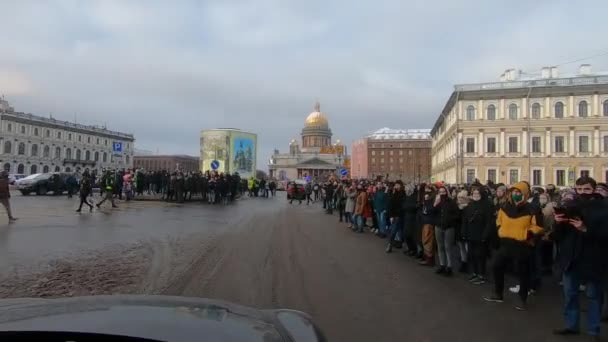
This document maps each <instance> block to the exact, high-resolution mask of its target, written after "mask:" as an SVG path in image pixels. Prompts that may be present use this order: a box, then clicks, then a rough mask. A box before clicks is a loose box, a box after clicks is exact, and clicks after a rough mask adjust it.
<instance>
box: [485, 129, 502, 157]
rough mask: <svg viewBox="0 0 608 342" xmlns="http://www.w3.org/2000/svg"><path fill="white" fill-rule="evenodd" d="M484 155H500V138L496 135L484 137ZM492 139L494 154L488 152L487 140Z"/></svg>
mask: <svg viewBox="0 0 608 342" xmlns="http://www.w3.org/2000/svg"><path fill="white" fill-rule="evenodd" d="M484 138H485V140H486V141H485V146H484V150H483V151H484V154H485V155H487V156H497V155H498V153H500V136H499V135H497V134H487V135H486V136H485V137H484ZM489 138H494V145H495V146H494V148H495V150H494V152H488V139H489Z"/></svg>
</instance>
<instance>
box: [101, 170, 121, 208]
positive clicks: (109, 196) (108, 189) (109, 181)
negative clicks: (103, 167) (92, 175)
mask: <svg viewBox="0 0 608 342" xmlns="http://www.w3.org/2000/svg"><path fill="white" fill-rule="evenodd" d="M101 184H102V186H103V188H104V194H105V197H104V198H103V199H102V200H101V202H99V203H97V208H99V207H100V206H101V205H102V204H103V203H104V202H105V201H110V202H111V203H112V208H118V207H117V206H116V203H114V197H113V195H114V188H115V184H116V175H115V174H113V173H110V172H109V171H108V172H106V174H105V175H104V176H103V177H102V179H101Z"/></svg>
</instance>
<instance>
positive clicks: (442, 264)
mask: <svg viewBox="0 0 608 342" xmlns="http://www.w3.org/2000/svg"><path fill="white" fill-rule="evenodd" d="M433 206H434V207H435V208H436V210H437V211H438V213H439V220H438V221H437V225H436V226H435V239H436V241H437V255H438V256H439V267H438V268H437V270H436V271H435V273H437V274H442V275H445V276H448V277H449V276H451V275H452V265H453V264H454V262H453V260H452V259H453V257H452V256H453V254H454V253H453V252H452V248H453V246H454V244H455V242H456V228H455V227H456V225H457V224H458V223H459V220H460V212H459V211H458V205H457V204H456V202H455V201H454V200H452V199H451V198H450V197H449V195H448V190H447V188H445V187H440V188H439V189H438V190H437V197H436V198H435V202H434V203H433Z"/></svg>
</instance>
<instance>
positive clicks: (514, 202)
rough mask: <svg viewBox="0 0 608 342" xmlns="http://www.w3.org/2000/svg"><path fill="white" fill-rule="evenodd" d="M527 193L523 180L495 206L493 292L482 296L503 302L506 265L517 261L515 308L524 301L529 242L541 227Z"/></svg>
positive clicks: (529, 249)
mask: <svg viewBox="0 0 608 342" xmlns="http://www.w3.org/2000/svg"><path fill="white" fill-rule="evenodd" d="M529 197H530V186H529V185H528V184H527V183H526V182H519V183H517V184H515V185H513V186H512V187H511V188H510V189H509V192H508V196H507V202H506V204H505V205H504V206H502V207H500V208H499V209H498V215H497V218H496V227H497V228H498V236H499V238H500V248H499V249H498V251H496V255H495V257H494V265H493V267H492V271H493V273H494V294H493V295H491V296H487V297H484V300H486V301H488V302H499V303H502V301H503V293H504V287H505V272H506V269H507V266H508V265H509V264H510V263H511V262H516V263H517V271H518V273H519V283H520V290H519V297H520V302H519V303H518V304H517V305H516V306H515V308H516V309H518V310H525V309H526V305H527V299H528V290H529V288H530V257H531V255H532V251H533V248H532V243H533V241H534V237H535V236H537V235H540V234H542V233H543V231H544V230H543V228H542V227H539V226H538V224H537V223H536V222H537V220H536V216H537V213H536V212H535V210H534V208H533V206H532V205H531V204H530V203H528V199H529Z"/></svg>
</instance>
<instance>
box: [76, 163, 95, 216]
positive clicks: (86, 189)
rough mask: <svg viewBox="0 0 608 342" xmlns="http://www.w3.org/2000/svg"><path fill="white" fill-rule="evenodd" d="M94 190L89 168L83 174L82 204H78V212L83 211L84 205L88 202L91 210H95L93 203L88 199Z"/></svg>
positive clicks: (81, 184)
mask: <svg viewBox="0 0 608 342" xmlns="http://www.w3.org/2000/svg"><path fill="white" fill-rule="evenodd" d="M92 191H93V185H92V184H91V177H90V175H89V169H86V170H84V173H83V174H82V180H81V181H80V205H79V206H78V210H76V212H77V213H79V212H81V211H82V205H83V204H86V205H88V206H89V211H93V205H92V204H91V203H89V201H87V197H89V195H90V194H91V192H92Z"/></svg>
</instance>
